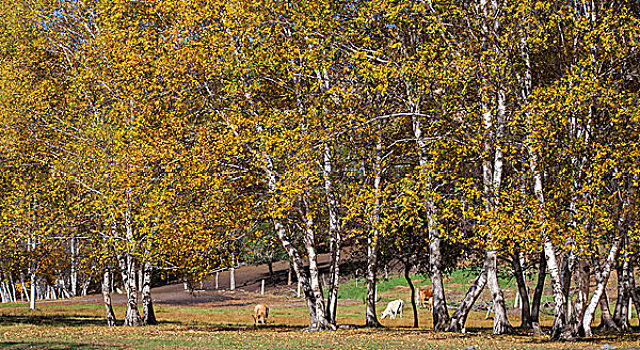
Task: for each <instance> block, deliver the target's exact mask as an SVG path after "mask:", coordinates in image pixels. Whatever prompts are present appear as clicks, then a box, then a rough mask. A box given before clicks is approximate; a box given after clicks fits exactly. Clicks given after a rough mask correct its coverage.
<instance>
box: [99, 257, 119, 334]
mask: <svg viewBox="0 0 640 350" xmlns="http://www.w3.org/2000/svg"><path fill="white" fill-rule="evenodd" d="M102 298H103V299H104V307H105V309H106V312H107V326H109V327H113V326H115V325H116V315H115V313H113V307H112V305H111V271H110V269H109V268H108V267H106V268H105V269H104V273H103V275H102Z"/></svg>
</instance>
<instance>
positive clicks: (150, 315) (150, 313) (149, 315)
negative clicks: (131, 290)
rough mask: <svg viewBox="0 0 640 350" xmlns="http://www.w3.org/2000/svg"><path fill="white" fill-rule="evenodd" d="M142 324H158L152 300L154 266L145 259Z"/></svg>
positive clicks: (143, 268)
mask: <svg viewBox="0 0 640 350" xmlns="http://www.w3.org/2000/svg"><path fill="white" fill-rule="evenodd" d="M141 271H142V323H143V324H145V325H155V324H158V321H157V320H156V313H155V311H154V310H153V299H152V298H151V281H152V277H153V265H152V264H151V261H150V259H148V258H147V259H145V260H144V262H143V264H142V270H141Z"/></svg>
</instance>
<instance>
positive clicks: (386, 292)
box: [338, 269, 517, 301]
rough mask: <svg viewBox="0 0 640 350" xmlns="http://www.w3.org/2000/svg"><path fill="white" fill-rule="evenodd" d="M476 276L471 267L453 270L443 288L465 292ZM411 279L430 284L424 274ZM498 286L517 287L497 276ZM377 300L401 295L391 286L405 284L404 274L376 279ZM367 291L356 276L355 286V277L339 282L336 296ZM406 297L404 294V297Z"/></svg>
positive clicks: (359, 295)
mask: <svg viewBox="0 0 640 350" xmlns="http://www.w3.org/2000/svg"><path fill="white" fill-rule="evenodd" d="M476 276H477V271H475V270H471V269H460V270H456V271H453V272H452V273H450V274H447V275H445V276H444V279H445V288H447V289H455V290H458V291H464V292H466V291H467V289H468V288H469V286H470V284H469V281H470V280H472V279H474V278H475V277H476ZM411 280H412V281H413V284H414V286H415V287H416V288H418V287H420V286H423V285H431V280H430V279H429V276H428V275H426V274H413V275H411ZM499 282H500V286H501V287H502V288H506V289H512V290H515V289H516V288H517V286H516V283H515V280H513V279H512V278H509V277H501V278H499ZM377 285H378V296H379V297H378V300H381V301H390V300H393V299H395V298H397V297H402V296H403V295H404V294H406V293H404V292H398V293H396V292H394V291H393V288H394V287H396V286H407V287H408V284H407V281H406V279H405V278H404V275H390V276H389V279H388V280H384V279H383V278H380V277H379V280H378V283H377ZM366 293H367V281H366V280H365V279H364V278H362V277H361V278H358V286H357V287H356V279H352V280H349V281H347V282H344V283H341V284H340V289H339V290H338V297H339V298H340V299H354V300H359V301H364V300H365V295H366ZM404 299H406V296H405V297H404Z"/></svg>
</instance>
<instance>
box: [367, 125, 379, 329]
mask: <svg viewBox="0 0 640 350" xmlns="http://www.w3.org/2000/svg"><path fill="white" fill-rule="evenodd" d="M380 123H381V122H378V137H377V142H376V152H375V158H376V159H375V164H374V173H375V178H374V181H373V185H374V196H375V204H374V205H375V207H374V208H373V213H372V215H371V218H370V221H371V226H372V229H371V232H370V233H369V236H368V237H367V294H366V304H367V311H366V321H365V324H366V326H367V327H379V326H380V322H379V321H378V316H377V315H376V282H377V281H376V274H377V269H378V237H379V236H380V229H379V227H378V225H379V223H380V211H381V201H380V196H381V186H382V130H381V129H382V126H381V125H380Z"/></svg>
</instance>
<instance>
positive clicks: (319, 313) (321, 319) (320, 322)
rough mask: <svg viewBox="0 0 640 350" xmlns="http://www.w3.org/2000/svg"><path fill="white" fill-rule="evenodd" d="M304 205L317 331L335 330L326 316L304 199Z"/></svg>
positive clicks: (308, 214) (310, 218)
mask: <svg viewBox="0 0 640 350" xmlns="http://www.w3.org/2000/svg"><path fill="white" fill-rule="evenodd" d="M302 203H303V205H304V213H303V214H304V220H305V235H304V244H305V247H306V248H307V256H308V258H309V281H310V284H311V290H312V292H313V298H314V300H315V308H316V329H317V330H328V329H335V327H333V325H332V324H330V323H329V321H328V320H327V316H326V314H325V304H324V296H323V294H322V286H320V278H319V277H320V276H319V272H318V257H317V254H316V250H315V244H316V243H315V240H316V237H315V231H314V228H313V227H314V221H313V216H312V215H311V213H310V211H309V205H308V203H307V199H306V198H303V200H302Z"/></svg>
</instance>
